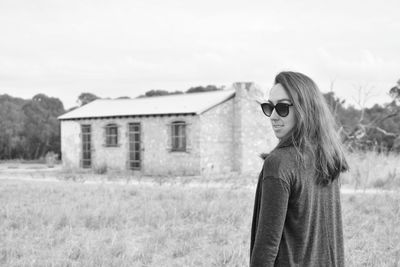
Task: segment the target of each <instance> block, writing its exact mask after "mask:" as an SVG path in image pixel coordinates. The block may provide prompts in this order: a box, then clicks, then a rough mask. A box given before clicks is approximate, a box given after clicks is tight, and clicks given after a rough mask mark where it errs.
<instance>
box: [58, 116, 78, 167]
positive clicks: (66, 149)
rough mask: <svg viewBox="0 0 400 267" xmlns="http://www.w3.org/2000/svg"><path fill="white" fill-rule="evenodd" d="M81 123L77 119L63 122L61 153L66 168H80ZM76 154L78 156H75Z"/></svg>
mask: <svg viewBox="0 0 400 267" xmlns="http://www.w3.org/2000/svg"><path fill="white" fill-rule="evenodd" d="M80 131H81V129H80V124H78V123H76V122H75V121H62V122H61V155H62V162H63V165H64V167H65V168H68V169H70V168H78V167H79V165H80V164H79V160H80V157H79V156H77V155H80V154H81V149H82V145H81V138H80V135H79V134H80ZM75 155H76V156H75Z"/></svg>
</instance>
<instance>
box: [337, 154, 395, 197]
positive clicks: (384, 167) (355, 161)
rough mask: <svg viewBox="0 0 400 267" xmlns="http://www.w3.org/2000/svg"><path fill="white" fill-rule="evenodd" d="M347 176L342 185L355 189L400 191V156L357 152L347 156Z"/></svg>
mask: <svg viewBox="0 0 400 267" xmlns="http://www.w3.org/2000/svg"><path fill="white" fill-rule="evenodd" d="M348 160H349V164H350V173H349V175H346V176H344V179H343V183H344V184H347V185H350V186H352V187H354V188H356V189H366V188H380V189H400V154H394V153H391V154H383V153H381V154H378V153H377V152H373V151H370V152H365V153H361V152H357V153H351V154H349V155H348Z"/></svg>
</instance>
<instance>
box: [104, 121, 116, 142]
mask: <svg viewBox="0 0 400 267" xmlns="http://www.w3.org/2000/svg"><path fill="white" fill-rule="evenodd" d="M113 130H115V132H112V131H113ZM104 131H105V146H106V147H117V146H119V143H118V142H119V138H118V135H119V133H118V125H117V124H116V123H109V124H107V125H106V126H105V127H104Z"/></svg>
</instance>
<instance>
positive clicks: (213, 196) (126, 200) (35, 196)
mask: <svg viewBox="0 0 400 267" xmlns="http://www.w3.org/2000/svg"><path fill="white" fill-rule="evenodd" d="M253 201H254V191H253V190H249V189H240V188H237V189H229V188H201V187H198V188H196V187H189V186H170V185H166V184H162V185H155V186H153V187H148V186H147V187H145V186H134V185H125V186H122V185H87V184H78V183H69V182H59V183H43V182H26V181H13V180H0V203H2V205H1V206H0V265H4V266H167V267H168V266H247V265H248V261H249V260H248V255H249V238H250V224H251V216H252V208H253ZM399 207H400V196H399V195H379V196H373V197H371V196H367V195H357V196H347V195H346V196H344V197H343V215H344V225H345V245H346V262H347V266H396V265H395V264H400V262H399V260H400V259H399V255H400V247H399V244H400V235H399V233H400V220H399V218H400V208H399ZM396 233H397V234H396Z"/></svg>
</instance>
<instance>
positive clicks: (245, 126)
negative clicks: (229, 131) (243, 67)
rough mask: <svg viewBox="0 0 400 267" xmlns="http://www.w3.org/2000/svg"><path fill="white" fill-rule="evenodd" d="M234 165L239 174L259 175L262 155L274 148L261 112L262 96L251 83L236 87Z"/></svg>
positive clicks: (269, 131) (275, 140) (271, 133)
mask: <svg viewBox="0 0 400 267" xmlns="http://www.w3.org/2000/svg"><path fill="white" fill-rule="evenodd" d="M233 86H234V88H235V92H236V95H235V99H234V133H233V135H234V155H235V156H234V159H233V162H234V165H233V170H234V171H237V172H240V173H254V174H255V173H259V172H260V170H261V167H262V164H263V161H262V160H261V158H260V157H259V155H260V154H261V153H269V152H270V151H271V150H272V149H273V148H274V147H275V146H276V144H277V141H278V140H277V139H276V138H275V135H274V133H273V130H272V127H271V124H270V121H269V119H268V117H266V116H265V115H264V114H263V113H262V111H261V108H260V104H259V102H257V100H260V99H262V98H263V95H264V94H263V92H262V91H260V90H259V89H258V88H257V87H256V86H255V85H254V84H252V83H235V84H234V85H233Z"/></svg>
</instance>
